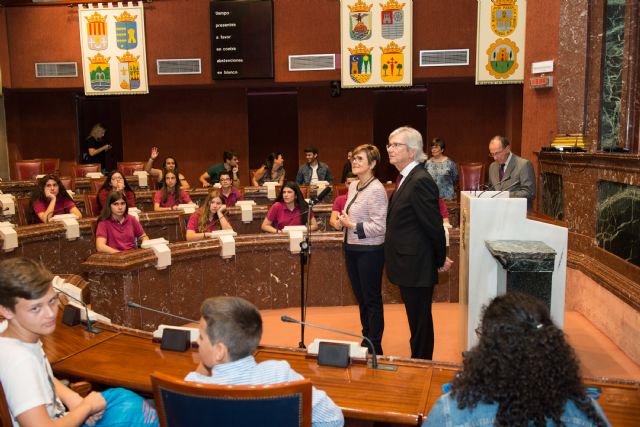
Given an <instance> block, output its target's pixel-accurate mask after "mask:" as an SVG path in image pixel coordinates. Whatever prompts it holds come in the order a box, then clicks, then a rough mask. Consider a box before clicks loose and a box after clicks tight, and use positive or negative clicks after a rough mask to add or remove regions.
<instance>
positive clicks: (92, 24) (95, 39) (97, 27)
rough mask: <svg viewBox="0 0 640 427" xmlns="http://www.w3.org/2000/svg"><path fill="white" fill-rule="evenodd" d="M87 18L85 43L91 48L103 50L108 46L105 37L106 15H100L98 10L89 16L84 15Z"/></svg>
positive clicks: (107, 40)
mask: <svg viewBox="0 0 640 427" xmlns="http://www.w3.org/2000/svg"><path fill="white" fill-rule="evenodd" d="M84 19H86V20H87V41H88V42H87V44H88V45H89V49H91V50H105V49H106V48H107V47H108V46H109V39H108V38H107V16H106V15H100V14H99V13H98V12H96V13H94V14H93V15H91V16H90V17H88V18H87V17H86V16H85V17H84Z"/></svg>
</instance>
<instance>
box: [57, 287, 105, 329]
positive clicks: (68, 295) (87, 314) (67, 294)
mask: <svg viewBox="0 0 640 427" xmlns="http://www.w3.org/2000/svg"><path fill="white" fill-rule="evenodd" d="M53 289H55V290H56V292H59V293H61V294H64V295H66V296H67V297H68V298H71V299H72V300H74V301H76V302H78V303H80V305H81V306H82V308H84V314H85V316H87V332H91V333H93V334H99V333H100V332H102V330H100V329H98V328H96V327H95V326H93V322H92V321H91V319H90V318H89V307H87V304H85V303H84V302H83V301H81V300H79V299H78V298H76V297H74V296H73V295H71V294H70V293H68V292H65V291H63V290H62V289H60V288H58V287H56V286H54V287H53ZM76 319H77V318H76ZM76 322H77V320H76ZM76 324H77V323H76Z"/></svg>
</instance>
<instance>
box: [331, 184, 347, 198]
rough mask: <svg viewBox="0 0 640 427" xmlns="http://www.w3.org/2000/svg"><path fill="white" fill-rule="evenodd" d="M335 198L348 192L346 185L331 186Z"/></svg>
mask: <svg viewBox="0 0 640 427" xmlns="http://www.w3.org/2000/svg"><path fill="white" fill-rule="evenodd" d="M333 191H334V194H335V197H338V196H342V195H343V194H347V193H348V192H349V186H348V185H347V184H335V185H334V186H333Z"/></svg>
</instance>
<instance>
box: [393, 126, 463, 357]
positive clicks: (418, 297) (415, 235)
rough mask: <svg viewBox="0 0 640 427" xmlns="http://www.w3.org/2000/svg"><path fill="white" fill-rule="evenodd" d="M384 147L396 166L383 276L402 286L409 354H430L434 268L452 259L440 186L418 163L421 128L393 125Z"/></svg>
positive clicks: (421, 154)
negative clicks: (441, 210)
mask: <svg viewBox="0 0 640 427" xmlns="http://www.w3.org/2000/svg"><path fill="white" fill-rule="evenodd" d="M387 153H388V154H389V162H390V163H391V164H392V165H394V166H395V167H396V169H398V171H399V172H400V174H399V175H398V178H397V179H396V190H395V191H394V193H393V195H392V196H391V200H390V201H389V211H388V213H387V231H386V234H385V237H384V241H385V245H384V256H385V261H386V266H387V276H388V277H389V281H390V282H391V283H393V284H394V285H397V286H398V287H399V288H400V295H401V296H402V301H403V302H404V307H405V310H406V312H407V318H408V320H409V329H410V331H411V339H410V345H411V357H413V358H416V359H431V358H432V357H433V341H434V337H433V317H432V315H431V299H432V296H433V287H434V286H435V285H436V284H437V283H438V271H447V270H449V268H450V267H451V264H452V263H453V261H451V260H450V259H449V258H448V257H447V256H446V241H445V234H444V228H443V226H442V215H441V214H440V208H439V207H438V200H439V194H438V187H437V185H436V183H435V181H434V180H433V178H431V175H429V172H427V170H426V169H425V168H424V166H423V164H421V163H419V162H422V161H424V160H425V157H426V156H425V155H424V152H423V151H422V135H420V132H418V131H417V130H415V129H413V128H410V127H401V128H398V129H396V130H394V131H393V132H391V135H389V143H388V144H387Z"/></svg>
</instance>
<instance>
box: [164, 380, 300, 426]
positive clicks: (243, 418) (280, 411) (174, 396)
mask: <svg viewBox="0 0 640 427" xmlns="http://www.w3.org/2000/svg"><path fill="white" fill-rule="evenodd" d="M151 383H152V385H153V396H154V400H155V403H156V408H157V410H158V418H159V420H160V426H162V427H177V426H180V427H200V426H214V425H215V426H229V427H230V426H233V427H244V426H246V427H254V426H258V425H259V426H262V427H271V426H272V427H293V426H295V427H300V426H306V427H309V426H311V382H310V381H309V380H308V379H305V380H301V381H295V382H290V383H282V384H271V385H256V386H229V385H212V384H199V383H192V382H186V381H183V380H181V379H178V378H174V377H171V376H169V375H166V374H162V373H159V372H154V373H153V374H152V375H151Z"/></svg>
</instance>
